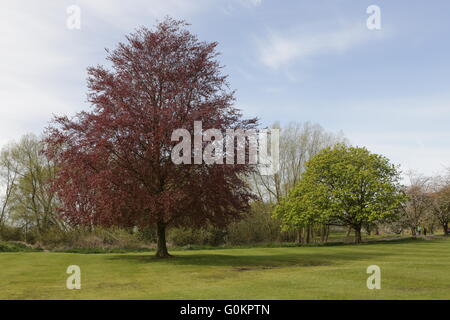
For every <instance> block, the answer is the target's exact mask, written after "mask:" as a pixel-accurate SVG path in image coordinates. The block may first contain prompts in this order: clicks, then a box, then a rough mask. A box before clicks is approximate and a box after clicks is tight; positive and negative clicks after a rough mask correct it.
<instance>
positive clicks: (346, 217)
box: [274, 144, 405, 243]
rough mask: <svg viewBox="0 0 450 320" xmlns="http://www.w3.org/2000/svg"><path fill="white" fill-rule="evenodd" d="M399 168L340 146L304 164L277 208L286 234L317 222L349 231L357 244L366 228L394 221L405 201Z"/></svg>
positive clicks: (366, 154) (353, 148)
mask: <svg viewBox="0 0 450 320" xmlns="http://www.w3.org/2000/svg"><path fill="white" fill-rule="evenodd" d="M399 180H400V173H399V171H398V168H397V167H396V166H395V165H393V164H391V163H390V162H389V160H388V159H387V158H385V157H383V156H381V155H378V154H373V153H371V152H369V151H368V150H367V149H365V148H359V147H349V146H346V145H342V144H339V145H336V146H335V147H332V148H331V147H329V148H325V149H323V150H322V151H321V152H319V153H318V154H317V155H316V156H315V157H313V158H312V159H311V160H310V161H308V162H307V163H306V170H305V172H304V173H303V174H302V176H301V179H300V180H299V182H298V183H297V184H296V186H295V187H294V188H293V189H292V191H291V192H290V193H289V195H288V196H287V197H285V198H284V199H283V200H282V201H281V203H280V204H279V205H278V206H277V207H276V209H275V211H274V213H275V216H276V217H278V218H280V219H281V221H282V223H283V224H282V225H283V228H284V229H291V228H298V227H302V226H306V225H311V224H313V223H321V224H328V225H340V226H350V227H352V228H353V230H355V243H360V242H361V228H362V227H363V226H364V225H367V224H372V223H377V222H383V221H388V220H390V219H393V218H394V217H395V216H396V213H397V212H398V210H399V207H400V205H401V203H402V202H403V201H404V200H405V196H404V194H403V192H402V191H401V188H400V184H399Z"/></svg>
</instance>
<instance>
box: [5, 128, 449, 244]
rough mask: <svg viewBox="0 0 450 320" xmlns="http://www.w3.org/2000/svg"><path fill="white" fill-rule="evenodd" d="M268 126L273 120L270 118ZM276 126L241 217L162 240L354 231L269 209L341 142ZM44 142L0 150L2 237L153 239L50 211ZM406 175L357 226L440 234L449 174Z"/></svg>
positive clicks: (228, 240) (251, 239)
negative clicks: (389, 204)
mask: <svg viewBox="0 0 450 320" xmlns="http://www.w3.org/2000/svg"><path fill="white" fill-rule="evenodd" d="M274 127H280V126H279V124H274ZM281 129H282V130H281V136H280V171H279V172H278V173H277V174H275V175H273V176H262V175H260V174H258V173H257V172H256V173H254V174H253V175H252V176H251V177H249V178H248V182H249V184H250V185H251V186H252V189H253V191H254V192H255V194H257V195H258V200H257V201H254V202H252V205H251V210H250V211H249V212H248V213H245V214H244V215H243V217H242V219H240V220H238V221H235V222H232V223H230V224H228V225H227V226H226V227H222V228H217V227H214V226H206V227H201V228H191V227H174V228H171V229H170V230H169V233H168V238H169V242H170V243H172V244H174V245H181V246H184V245H222V244H230V245H249V244H257V243H276V242H298V243H311V242H313V241H319V242H326V241H327V240H328V236H329V234H330V230H331V231H333V230H334V231H344V230H349V229H350V230H351V231H352V232H354V231H355V228H354V225H352V224H351V223H336V221H334V222H332V221H329V220H326V219H325V220H324V219H321V218H320V217H315V218H314V219H303V218H304V217H302V216H301V214H300V212H299V211H296V212H294V215H293V217H294V218H295V219H297V220H295V219H294V220H295V221H290V220H289V219H283V216H282V215H280V214H279V212H278V213H277V212H276V210H275V208H277V207H280V204H281V203H283V201H284V199H286V198H287V197H288V195H289V194H290V192H293V191H295V190H296V187H297V189H298V186H299V185H300V182H301V181H302V178H303V175H304V173H305V170H306V167H307V163H308V161H309V160H311V159H313V158H314V157H315V156H316V155H317V154H318V153H320V152H321V151H322V150H324V149H326V148H328V147H333V146H336V145H338V144H348V141H347V140H346V139H345V137H344V136H343V135H342V134H341V133H338V134H333V133H330V132H327V131H325V130H324V129H323V128H322V127H321V126H320V125H317V124H312V123H290V124H288V125H286V126H285V127H283V128H281ZM44 144H45V143H44V142H43V141H42V139H40V138H38V137H37V136H35V135H32V134H28V135H25V136H24V137H22V139H21V140H20V141H18V142H16V143H10V144H8V145H7V146H5V147H4V148H3V149H2V151H1V157H0V178H1V185H2V189H1V190H2V196H1V212H0V237H1V238H2V239H4V240H14V241H24V242H28V243H38V244H40V245H42V246H49V247H51V246H60V247H71V246H75V247H77V246H99V247H101V246H105V245H115V246H117V245H119V246H121V245H122V246H142V245H143V243H152V242H155V241H156V234H155V232H156V231H155V230H154V228H144V229H142V228H141V229H138V228H106V229H105V228H101V227H98V226H97V227H95V226H92V227H91V228H86V227H85V226H80V227H75V226H72V225H70V224H69V223H67V221H65V220H64V217H62V216H61V215H60V213H59V211H58V206H59V202H58V196H57V194H56V192H55V190H54V188H52V185H51V181H52V179H53V178H54V175H55V171H56V170H57V169H56V168H55V166H54V165H53V164H52V162H51V161H50V160H49V159H48V158H47V157H46V156H45V155H44V154H43V150H44ZM407 176H408V180H409V181H408V182H409V183H407V185H401V186H399V191H402V192H404V194H405V195H406V197H405V198H404V200H403V201H401V205H400V207H399V210H396V211H395V214H394V215H393V216H391V217H389V219H387V220H386V219H384V220H383V219H382V220H380V221H365V222H364V223H362V224H361V230H362V231H365V233H366V234H368V235H370V234H372V233H379V232H380V231H381V232H383V233H393V234H401V233H403V234H410V235H412V236H416V235H418V234H419V233H421V234H425V235H426V234H433V233H436V232H443V233H444V234H445V235H448V223H449V220H450V178H449V176H448V175H443V176H437V177H425V176H423V175H420V174H417V173H414V172H410V173H409V174H408V175H407ZM314 196H317V195H314ZM291 218H292V217H291ZM302 219H303V220H302ZM299 221H300V222H299Z"/></svg>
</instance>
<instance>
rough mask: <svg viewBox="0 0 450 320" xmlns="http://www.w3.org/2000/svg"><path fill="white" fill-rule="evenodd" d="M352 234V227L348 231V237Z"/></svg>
mask: <svg viewBox="0 0 450 320" xmlns="http://www.w3.org/2000/svg"><path fill="white" fill-rule="evenodd" d="M350 232H352V227H348V230H347V237H349V236H350Z"/></svg>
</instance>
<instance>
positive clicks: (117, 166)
mask: <svg viewBox="0 0 450 320" xmlns="http://www.w3.org/2000/svg"><path fill="white" fill-rule="evenodd" d="M186 25H187V24H186V23H185V22H183V21H176V20H173V19H170V18H167V19H166V20H164V21H162V22H160V23H159V24H158V25H157V26H156V29H155V30H154V31H152V30H149V29H146V28H140V29H138V30H137V31H136V32H135V33H134V34H131V35H129V36H128V37H127V41H126V43H120V44H119V45H118V47H117V48H116V49H115V50H113V51H111V52H110V51H108V53H109V55H108V60H109V61H110V62H111V63H112V69H107V68H105V67H103V66H97V67H92V68H89V69H88V74H89V78H88V87H89V94H88V101H89V102H90V103H91V104H92V107H93V108H92V110H91V111H89V112H81V113H79V114H78V115H77V116H76V117H75V118H73V119H69V118H68V117H57V118H56V119H55V120H54V122H53V124H52V125H51V126H50V127H49V128H48V130H47V143H48V146H49V147H48V150H47V154H48V155H49V156H50V157H51V158H52V159H53V160H54V161H55V163H56V164H57V166H58V174H57V177H56V179H55V181H54V185H55V189H56V190H57V191H58V195H59V197H60V199H61V201H62V203H63V206H62V208H61V211H62V213H63V215H64V216H65V217H66V218H67V220H68V221H69V222H70V223H72V224H75V225H80V224H88V225H106V226H109V225H120V226H129V227H132V226H142V227H147V226H151V225H155V226H156V230H157V235H158V243H157V252H156V255H157V256H158V257H168V256H169V253H168V250H167V246H166V238H165V234H166V229H167V227H168V226H171V225H172V226H180V225H189V226H197V225H202V224H206V223H210V224H213V225H223V224H225V223H227V222H228V221H229V220H231V219H233V218H236V217H238V216H239V215H240V214H241V213H242V212H245V211H247V210H248V209H249V201H250V199H252V197H253V196H252V193H251V191H250V189H249V187H248V186H247V184H246V183H245V179H246V177H247V176H248V174H250V173H251V172H252V170H253V168H252V167H251V166H249V165H230V164H227V165H217V164H216V165H207V164H205V163H203V164H196V165H188V164H186V165H183V164H181V165H175V164H174V163H173V162H172V161H171V150H172V147H173V146H174V144H175V143H174V142H172V141H171V135H172V133H173V131H174V130H176V129H179V128H184V129H187V130H189V131H190V132H191V133H192V132H193V126H194V121H202V124H203V128H204V129H208V128H215V129H218V130H221V131H225V130H226V129H228V128H232V129H235V128H239V129H243V130H248V129H253V128H255V127H256V125H257V121H256V119H249V120H244V119H242V116H241V113H240V111H239V110H238V109H236V108H234V107H233V105H232V103H233V102H234V95H233V92H232V91H229V89H228V84H227V82H226V76H224V75H222V74H221V68H222V67H221V66H220V65H219V63H218V62H217V60H216V57H217V55H218V54H217V52H216V49H215V48H216V46H217V43H207V42H200V41H199V40H198V39H197V37H196V36H194V35H193V34H191V33H190V32H189V31H187V30H186V29H185V26H186ZM192 157H193V154H192ZM191 163H193V162H191Z"/></svg>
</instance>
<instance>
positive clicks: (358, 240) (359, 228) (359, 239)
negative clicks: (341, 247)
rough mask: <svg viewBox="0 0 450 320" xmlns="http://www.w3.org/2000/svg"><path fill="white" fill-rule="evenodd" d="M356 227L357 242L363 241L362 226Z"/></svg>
mask: <svg viewBox="0 0 450 320" xmlns="http://www.w3.org/2000/svg"><path fill="white" fill-rule="evenodd" d="M353 228H354V229H355V243H356V244H359V243H361V226H354V227H353Z"/></svg>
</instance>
